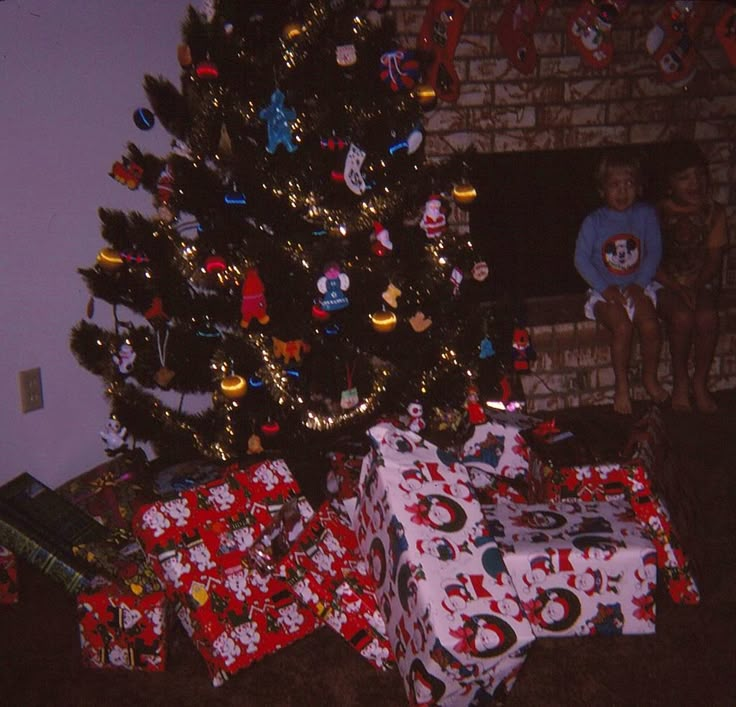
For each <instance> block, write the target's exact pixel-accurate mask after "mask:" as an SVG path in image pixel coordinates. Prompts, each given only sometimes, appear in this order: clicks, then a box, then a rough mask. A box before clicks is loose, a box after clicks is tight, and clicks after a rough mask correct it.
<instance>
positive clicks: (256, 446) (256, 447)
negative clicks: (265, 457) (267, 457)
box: [247, 432, 263, 454]
mask: <svg viewBox="0 0 736 707" xmlns="http://www.w3.org/2000/svg"><path fill="white" fill-rule="evenodd" d="M247 454H263V444H262V443H261V438H260V437H259V436H258V435H257V434H255V432H254V433H253V434H252V435H251V436H250V437H248V449H247Z"/></svg>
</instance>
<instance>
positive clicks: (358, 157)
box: [343, 143, 366, 194]
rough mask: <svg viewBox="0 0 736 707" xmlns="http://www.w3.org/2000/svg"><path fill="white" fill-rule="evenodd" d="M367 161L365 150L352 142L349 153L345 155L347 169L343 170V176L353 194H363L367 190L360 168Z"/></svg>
mask: <svg viewBox="0 0 736 707" xmlns="http://www.w3.org/2000/svg"><path fill="white" fill-rule="evenodd" d="M364 161H365V152H364V151H363V150H361V149H360V148H359V147H358V146H357V145H354V144H352V143H351V145H350V147H349V148H348V154H347V156H346V157H345V169H344V170H343V177H344V178H345V184H347V186H348V189H350V191H351V192H353V194H362V193H363V192H364V191H365V190H366V185H365V179H363V175H362V174H361V173H360V168H361V167H362V166H363V162H364Z"/></svg>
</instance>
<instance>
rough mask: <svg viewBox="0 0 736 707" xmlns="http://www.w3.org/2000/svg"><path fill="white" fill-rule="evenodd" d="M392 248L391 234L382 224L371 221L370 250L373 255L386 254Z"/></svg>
mask: <svg viewBox="0 0 736 707" xmlns="http://www.w3.org/2000/svg"><path fill="white" fill-rule="evenodd" d="M393 249H394V244H393V243H392V242H391V235H390V234H389V232H388V230H387V229H386V228H385V227H384V226H383V224H381V223H379V222H378V221H374V222H373V233H372V234H371V251H373V254H374V255H378V256H384V255H388V253H390V252H391V251H392V250H393Z"/></svg>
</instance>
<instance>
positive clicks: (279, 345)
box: [271, 336, 311, 364]
mask: <svg viewBox="0 0 736 707" xmlns="http://www.w3.org/2000/svg"><path fill="white" fill-rule="evenodd" d="M271 340H272V342H273V355H274V358H278V359H283V361H284V364H288V363H291V361H296V362H297V363H301V360H302V354H305V353H309V351H310V349H311V347H310V346H309V344H308V343H307V342H306V341H303V340H302V339H294V340H292V341H283V340H282V339H279V338H277V337H275V336H272V337H271Z"/></svg>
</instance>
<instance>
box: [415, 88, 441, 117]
mask: <svg viewBox="0 0 736 707" xmlns="http://www.w3.org/2000/svg"><path fill="white" fill-rule="evenodd" d="M412 93H413V95H414V98H416V100H417V103H419V105H420V107H421V108H422V110H425V111H428V110H434V108H435V107H436V106H437V92H436V91H435V90H434V86H430V84H428V83H420V84H417V85H416V87H415V88H414V91H413V92H412Z"/></svg>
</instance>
